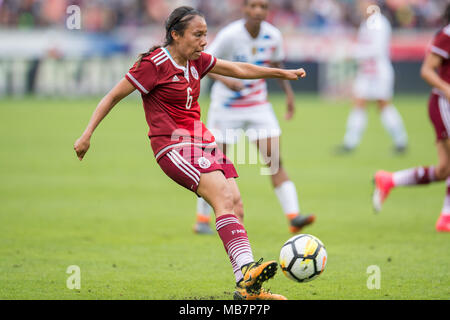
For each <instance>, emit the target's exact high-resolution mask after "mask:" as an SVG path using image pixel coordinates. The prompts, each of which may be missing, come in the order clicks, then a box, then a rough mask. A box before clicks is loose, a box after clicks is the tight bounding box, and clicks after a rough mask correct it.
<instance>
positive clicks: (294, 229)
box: [288, 214, 316, 233]
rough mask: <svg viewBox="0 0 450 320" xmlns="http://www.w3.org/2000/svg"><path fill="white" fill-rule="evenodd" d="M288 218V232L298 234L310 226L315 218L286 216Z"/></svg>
mask: <svg viewBox="0 0 450 320" xmlns="http://www.w3.org/2000/svg"><path fill="white" fill-rule="evenodd" d="M288 218H289V224H290V225H289V231H290V232H291V233H298V232H300V231H301V230H302V229H303V228H304V227H306V226H307V225H310V224H312V223H313V222H314V221H315V220H316V216H315V215H313V214H310V215H307V216H304V215H301V214H295V215H288Z"/></svg>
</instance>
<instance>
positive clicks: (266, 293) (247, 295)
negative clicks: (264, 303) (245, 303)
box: [233, 280, 287, 300]
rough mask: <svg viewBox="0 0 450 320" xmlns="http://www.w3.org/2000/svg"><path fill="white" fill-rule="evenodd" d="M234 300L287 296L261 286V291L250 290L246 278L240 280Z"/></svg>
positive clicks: (281, 298) (283, 297)
mask: <svg viewBox="0 0 450 320" xmlns="http://www.w3.org/2000/svg"><path fill="white" fill-rule="evenodd" d="M233 298H234V300H287V299H286V297H285V296H282V295H281V294H276V293H272V292H270V290H266V289H264V288H261V289H260V290H259V292H248V291H247V290H246V289H245V284H244V280H241V281H239V283H238V284H237V285H236V290H235V291H234V295H233Z"/></svg>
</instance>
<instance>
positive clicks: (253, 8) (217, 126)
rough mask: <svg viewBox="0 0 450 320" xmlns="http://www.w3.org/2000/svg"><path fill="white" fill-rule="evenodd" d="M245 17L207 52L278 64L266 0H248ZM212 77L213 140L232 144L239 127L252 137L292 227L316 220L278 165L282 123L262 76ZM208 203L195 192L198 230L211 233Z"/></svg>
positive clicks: (279, 49)
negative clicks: (305, 210)
mask: <svg viewBox="0 0 450 320" xmlns="http://www.w3.org/2000/svg"><path fill="white" fill-rule="evenodd" d="M243 12H244V15H245V18H244V19H242V20H238V21H235V22H232V23H231V24H229V25H228V26H226V27H225V28H224V29H222V30H221V31H220V32H219V33H218V34H217V36H216V38H215V39H214V41H213V43H212V44H211V45H210V46H209V47H208V48H207V49H206V52H208V53H210V54H212V55H213V56H215V57H217V58H220V59H225V60H231V61H239V62H249V63H253V64H256V65H260V66H272V67H276V66H280V65H281V62H282V61H283V60H284V51H283V39H282V35H281V32H280V31H279V30H278V29H277V28H275V27H274V26H273V25H271V24H270V23H268V22H266V21H264V20H265V18H266V16H267V13H268V0H246V1H244V7H243ZM211 78H212V79H213V80H215V83H214V84H213V86H212V89H211V105H210V109H209V113H208V124H207V125H208V128H209V129H210V130H211V132H212V133H213V134H214V136H215V138H216V142H217V143H218V144H219V145H220V147H221V149H222V150H223V151H224V152H225V153H226V151H227V145H230V144H235V143H236V142H237V141H238V139H239V138H240V136H241V133H245V135H246V136H247V137H248V138H249V140H250V141H252V142H254V143H256V146H257V148H258V150H259V152H260V153H261V155H262V156H263V158H264V160H265V162H266V163H267V164H268V166H269V167H270V171H269V174H270V176H271V180H272V185H273V187H274V189H275V193H276V195H277V197H278V199H279V201H280V204H281V206H282V208H283V211H284V213H285V215H286V217H287V218H288V221H289V222H290V231H291V232H293V233H296V232H298V231H300V229H301V228H302V227H304V226H306V225H308V224H310V223H312V222H313V221H314V216H313V215H308V216H304V215H300V208H299V204H298V199H297V191H296V187H295V185H294V183H293V182H292V181H291V180H290V179H289V177H288V175H287V173H286V170H285V169H284V168H283V166H282V165H281V159H280V154H279V137H280V135H281V130H280V126H279V125H278V121H277V119H276V117H275V114H274V112H273V110H272V105H271V104H270V103H269V101H268V100H267V84H266V82H265V80H264V79H262V80H237V79H232V78H226V77H223V76H217V75H213V76H211ZM281 86H282V88H283V90H284V91H285V93H286V96H287V113H286V119H288V120H289V119H291V118H292V116H293V114H294V107H295V106H294V100H295V99H294V94H293V91H292V88H291V86H290V84H289V82H287V81H282V82H281ZM210 212H211V208H210V207H209V205H208V204H207V203H206V202H205V201H204V200H203V199H202V198H199V200H198V204H197V223H196V225H195V226H194V231H195V232H197V233H212V230H211V229H210V227H209V216H210Z"/></svg>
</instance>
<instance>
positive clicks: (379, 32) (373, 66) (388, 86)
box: [338, 1, 408, 153]
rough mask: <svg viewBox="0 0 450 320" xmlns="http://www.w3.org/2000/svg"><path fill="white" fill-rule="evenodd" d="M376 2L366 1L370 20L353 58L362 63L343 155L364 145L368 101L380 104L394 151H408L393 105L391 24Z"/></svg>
mask: <svg viewBox="0 0 450 320" xmlns="http://www.w3.org/2000/svg"><path fill="white" fill-rule="evenodd" d="M375 3H376V2H375V1H362V2H361V9H362V10H364V14H367V15H368V17H367V19H366V20H364V21H363V22H362V23H361V26H360V28H359V32H358V41H357V45H356V48H355V50H354V52H353V57H354V58H355V59H356V60H357V61H358V74H357V76H356V79H355V82H354V88H353V93H354V96H355V105H354V107H353V109H352V111H351V112H350V114H349V116H348V119H347V130H346V133H345V136H344V142H343V144H342V146H340V147H339V149H338V151H340V152H350V151H352V150H354V149H355V148H356V147H357V146H358V145H359V143H360V141H361V138H362V135H363V133H364V131H365V129H366V126H367V111H366V103H367V101H376V102H377V104H378V107H379V109H380V118H381V122H382V124H383V126H384V128H385V129H386V130H387V132H388V133H389V134H390V136H391V137H392V140H393V142H394V151H396V152H398V153H401V152H404V151H405V150H406V147H407V144H408V136H407V134H406V130H405V128H404V125H403V120H402V117H401V115H400V113H399V112H398V111H397V109H396V108H395V106H394V105H393V104H392V102H391V99H392V95H393V87H394V70H393V67H392V64H391V60H390V40H391V25H390V23H389V21H388V19H387V18H386V17H385V16H384V15H383V14H381V12H380V9H379V7H377V6H376V5H375Z"/></svg>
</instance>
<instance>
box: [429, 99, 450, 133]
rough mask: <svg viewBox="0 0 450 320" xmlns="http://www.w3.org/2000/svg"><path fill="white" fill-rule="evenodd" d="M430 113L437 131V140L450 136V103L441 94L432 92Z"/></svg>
mask: <svg viewBox="0 0 450 320" xmlns="http://www.w3.org/2000/svg"><path fill="white" fill-rule="evenodd" d="M428 114H429V116H430V120H431V122H432V123H433V126H434V131H435V132H436V140H445V139H448V138H449V137H450V103H449V101H448V100H447V99H446V98H445V97H444V96H441V95H439V94H435V93H433V94H431V96H430V100H429V102H428Z"/></svg>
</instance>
